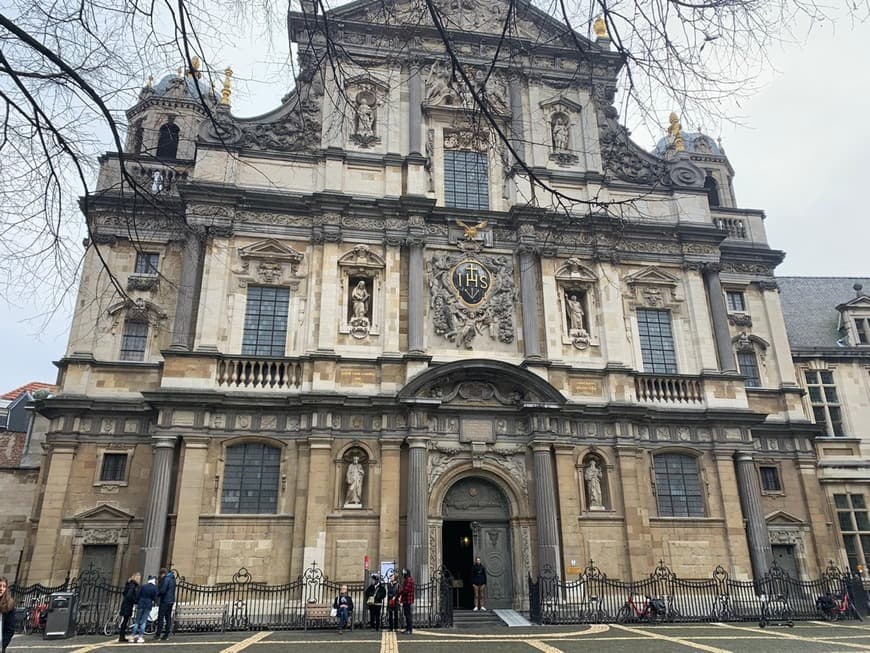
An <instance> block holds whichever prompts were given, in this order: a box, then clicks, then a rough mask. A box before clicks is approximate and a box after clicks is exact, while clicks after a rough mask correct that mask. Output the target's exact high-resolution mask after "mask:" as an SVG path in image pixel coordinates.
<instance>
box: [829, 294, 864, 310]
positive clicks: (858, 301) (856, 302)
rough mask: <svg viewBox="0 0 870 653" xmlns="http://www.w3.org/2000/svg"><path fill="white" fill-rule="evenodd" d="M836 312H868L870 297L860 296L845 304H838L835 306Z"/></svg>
mask: <svg viewBox="0 0 870 653" xmlns="http://www.w3.org/2000/svg"><path fill="white" fill-rule="evenodd" d="M837 310H838V311H841V312H845V311H855V310H858V311H865V310H866V311H870V296H867V295H860V296H858V297H855V298H854V299H852V300H850V301H848V302H846V303H845V304H840V305H839V306H837Z"/></svg>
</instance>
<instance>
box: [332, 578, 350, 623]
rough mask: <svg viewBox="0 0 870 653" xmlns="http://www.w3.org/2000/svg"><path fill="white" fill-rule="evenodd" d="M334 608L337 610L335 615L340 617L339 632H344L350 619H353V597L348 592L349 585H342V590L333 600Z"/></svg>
mask: <svg viewBox="0 0 870 653" xmlns="http://www.w3.org/2000/svg"><path fill="white" fill-rule="evenodd" d="M332 608H333V609H334V610H335V615H336V616H337V617H338V632H339V633H340V634H343V633H344V629H345V628H347V624H348V621H349V620H350V619H353V599H352V598H350V594H348V593H347V585H342V586H341V591H340V592H339V594H338V596H336V597H335V601H333V602H332Z"/></svg>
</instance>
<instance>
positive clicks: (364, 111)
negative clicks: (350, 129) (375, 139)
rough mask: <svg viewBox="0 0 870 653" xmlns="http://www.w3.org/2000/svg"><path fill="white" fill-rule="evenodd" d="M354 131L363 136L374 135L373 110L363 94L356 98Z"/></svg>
mask: <svg viewBox="0 0 870 653" xmlns="http://www.w3.org/2000/svg"><path fill="white" fill-rule="evenodd" d="M356 133H357V136H362V137H364V138H368V137H370V136H374V135H375V112H374V109H372V107H371V105H370V104H369V101H368V99H366V97H365V95H362V96H360V98H359V99H358V100H357V106H356Z"/></svg>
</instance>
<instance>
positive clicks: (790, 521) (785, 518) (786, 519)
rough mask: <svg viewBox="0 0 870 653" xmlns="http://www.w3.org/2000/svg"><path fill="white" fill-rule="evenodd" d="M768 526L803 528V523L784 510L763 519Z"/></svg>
mask: <svg viewBox="0 0 870 653" xmlns="http://www.w3.org/2000/svg"><path fill="white" fill-rule="evenodd" d="M765 521H766V522H767V525H768V526H792V527H795V526H803V525H804V522H803V520H801V519H798V518H797V517H795V516H794V515H792V514H789V513H787V512H785V511H784V510H777V511H776V512H772V513H770V514H769V515H767V516H766V517H765Z"/></svg>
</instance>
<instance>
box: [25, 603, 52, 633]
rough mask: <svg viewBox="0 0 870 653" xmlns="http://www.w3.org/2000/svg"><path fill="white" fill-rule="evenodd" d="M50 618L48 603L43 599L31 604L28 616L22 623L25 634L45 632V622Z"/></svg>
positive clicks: (27, 612) (27, 611)
mask: <svg viewBox="0 0 870 653" xmlns="http://www.w3.org/2000/svg"><path fill="white" fill-rule="evenodd" d="M47 619H48V603H47V602H45V601H43V602H41V603H37V604H35V605H32V606H30V607H29V608H27V610H26V617H25V619H24V623H23V624H22V631H23V632H24V634H25V635H32V634H33V633H39V632H45V622H46V620H47Z"/></svg>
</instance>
